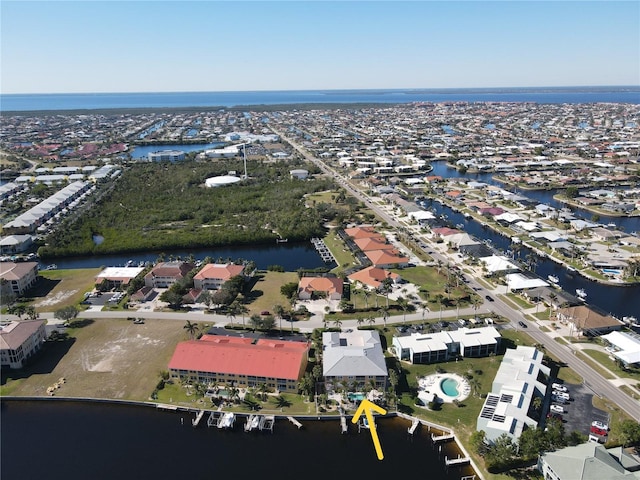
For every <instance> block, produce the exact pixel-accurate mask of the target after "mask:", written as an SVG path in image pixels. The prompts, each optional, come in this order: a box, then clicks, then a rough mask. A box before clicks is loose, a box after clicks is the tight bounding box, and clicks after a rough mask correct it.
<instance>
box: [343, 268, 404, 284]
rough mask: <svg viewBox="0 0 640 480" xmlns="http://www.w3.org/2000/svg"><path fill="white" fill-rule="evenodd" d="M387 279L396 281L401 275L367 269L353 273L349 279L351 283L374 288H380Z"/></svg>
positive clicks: (378, 269)
mask: <svg viewBox="0 0 640 480" xmlns="http://www.w3.org/2000/svg"><path fill="white" fill-rule="evenodd" d="M387 277H389V278H392V279H394V280H396V279H397V278H399V277H400V275H398V274H397V273H393V272H389V271H388V270H384V269H382V268H378V267H367V268H364V269H362V270H360V271H358V272H356V273H352V274H351V275H349V277H348V278H349V280H351V281H358V282H360V283H364V284H365V285H369V286H371V287H373V288H378V287H379V286H380V284H381V283H382V281H383V280H384V279H385V278H387Z"/></svg>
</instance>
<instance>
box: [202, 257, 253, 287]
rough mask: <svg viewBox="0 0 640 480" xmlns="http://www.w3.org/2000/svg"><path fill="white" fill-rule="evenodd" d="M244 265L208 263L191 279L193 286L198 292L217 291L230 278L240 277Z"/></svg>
mask: <svg viewBox="0 0 640 480" xmlns="http://www.w3.org/2000/svg"><path fill="white" fill-rule="evenodd" d="M243 272H244V265H235V264H233V263H225V264H220V263H208V264H207V265H205V266H204V267H202V269H201V270H200V271H199V272H198V273H196V274H195V275H194V277H193V286H194V288H196V289H199V290H218V289H220V288H221V287H222V285H223V284H224V283H225V282H226V281H228V280H230V279H231V278H233V277H235V276H238V275H242V274H243Z"/></svg>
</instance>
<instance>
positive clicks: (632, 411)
mask: <svg viewBox="0 0 640 480" xmlns="http://www.w3.org/2000/svg"><path fill="white" fill-rule="evenodd" d="M274 132H275V133H277V134H278V135H280V138H282V139H283V140H286V141H287V142H289V143H290V144H291V145H292V146H293V147H294V148H295V149H296V150H297V151H298V152H299V153H300V154H301V155H303V156H304V157H305V158H306V159H307V160H309V161H310V162H312V163H314V164H315V165H317V166H318V167H319V168H320V169H321V170H322V171H323V172H325V173H326V174H328V175H332V176H333V177H334V178H335V179H336V181H337V182H338V183H339V184H340V185H342V186H343V187H344V188H345V189H346V190H347V191H348V192H349V193H350V194H351V195H353V196H354V197H356V198H357V199H359V200H361V201H362V202H364V203H365V204H366V205H367V207H368V208H370V209H371V210H373V211H374V212H375V213H376V214H377V215H378V216H379V217H380V218H381V219H382V220H384V221H385V222H387V224H389V225H390V226H392V227H396V228H397V227H401V226H402V225H401V224H400V223H399V222H398V221H397V220H396V219H394V218H393V217H391V216H390V215H389V214H388V213H387V212H385V211H384V210H383V209H382V208H380V207H379V206H378V205H376V204H375V203H374V202H371V201H370V200H369V198H368V197H367V196H366V195H365V194H364V193H363V192H361V191H359V190H358V189H356V188H354V187H353V186H352V185H350V184H349V183H348V182H347V181H346V179H345V178H343V177H342V176H341V175H340V174H338V173H337V172H335V171H334V170H333V169H331V168H329V167H328V166H327V165H326V164H325V163H324V162H323V161H321V160H320V159H318V158H315V157H314V156H312V155H310V154H309V153H307V152H306V151H305V150H304V149H302V148H301V147H300V146H299V145H298V144H297V143H296V142H294V141H292V140H291V139H289V138H287V137H286V136H283V135H282V133H280V132H277V131H275V130H274ZM430 255H431V256H432V257H433V258H434V259H435V260H436V261H437V260H441V261H442V262H443V263H444V264H445V265H446V264H448V263H450V259H448V258H446V257H445V256H444V255H441V254H440V253H438V252H432V253H430ZM466 278H467V279H468V280H469V283H468V285H469V286H470V287H472V288H473V287H476V290H480V289H482V286H481V285H480V284H479V283H478V282H476V281H475V280H474V279H473V278H472V277H469V276H466ZM484 306H485V307H487V306H488V305H487V303H486V302H485V305H484ZM490 310H492V311H494V312H496V313H497V314H499V315H501V316H502V317H504V318H508V319H510V320H511V326H512V327H513V328H515V329H518V328H520V329H522V327H520V326H519V325H518V322H519V321H523V322H524V323H525V324H526V325H527V327H528V328H527V334H529V336H531V337H532V338H533V339H534V340H535V342H536V343H540V344H542V345H544V346H545V349H546V350H547V351H548V352H549V353H551V354H553V355H554V356H555V357H556V358H557V359H558V360H560V361H561V362H564V363H566V364H567V366H568V367H569V368H571V369H572V370H574V371H575V372H576V373H577V374H579V375H580V376H582V377H583V379H584V383H585V385H586V386H587V387H589V388H590V389H591V390H593V392H594V393H596V394H597V395H600V396H602V397H605V398H607V399H609V400H610V401H612V402H614V403H615V404H616V405H618V406H619V407H620V408H622V409H623V410H624V411H625V412H627V413H628V414H629V415H630V416H631V417H632V418H634V419H636V420H638V421H640V402H638V401H636V400H634V399H632V398H631V397H630V396H628V395H627V394H625V393H624V392H622V391H621V390H620V389H619V388H618V387H616V386H615V385H613V384H611V383H610V382H609V381H608V380H606V379H605V378H604V377H603V376H602V375H600V374H599V373H598V372H597V371H595V370H594V369H592V368H591V367H590V366H589V365H588V364H586V363H585V362H584V361H582V360H581V359H580V358H578V357H577V356H576V355H575V351H574V350H573V349H571V347H570V346H568V345H563V344H560V343H558V342H556V341H555V340H553V339H552V338H551V337H550V336H548V335H546V333H544V332H541V331H540V330H539V329H538V327H537V325H533V324H532V323H530V322H529V321H527V320H526V319H525V317H524V315H523V314H522V312H521V311H518V310H516V309H514V308H513V307H511V306H510V305H507V304H506V303H505V302H503V301H502V300H501V299H500V298H496V299H494V301H493V302H491V305H490ZM432 315H433V314H432ZM432 315H431V316H432Z"/></svg>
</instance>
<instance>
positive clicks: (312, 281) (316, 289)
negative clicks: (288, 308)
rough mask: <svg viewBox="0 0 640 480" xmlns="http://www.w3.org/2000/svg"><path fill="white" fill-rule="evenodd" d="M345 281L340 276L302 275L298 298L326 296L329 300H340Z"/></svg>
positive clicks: (308, 298)
mask: <svg viewBox="0 0 640 480" xmlns="http://www.w3.org/2000/svg"><path fill="white" fill-rule="evenodd" d="M343 287H344V282H343V280H342V279H341V278H338V277H302V278H301V279H300V281H299V282H298V298H299V299H300V300H311V299H313V298H319V297H320V296H324V297H325V298H327V299H328V300H340V299H341V298H342V291H343Z"/></svg>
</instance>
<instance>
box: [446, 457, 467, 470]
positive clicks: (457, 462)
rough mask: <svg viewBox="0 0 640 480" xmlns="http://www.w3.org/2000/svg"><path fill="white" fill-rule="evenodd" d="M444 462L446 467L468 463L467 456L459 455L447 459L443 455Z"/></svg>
mask: <svg viewBox="0 0 640 480" xmlns="http://www.w3.org/2000/svg"><path fill="white" fill-rule="evenodd" d="M444 463H445V465H446V466H447V467H450V466H451V465H464V464H465V463H469V457H461V456H460V455H458V458H452V459H449V458H448V457H444Z"/></svg>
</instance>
